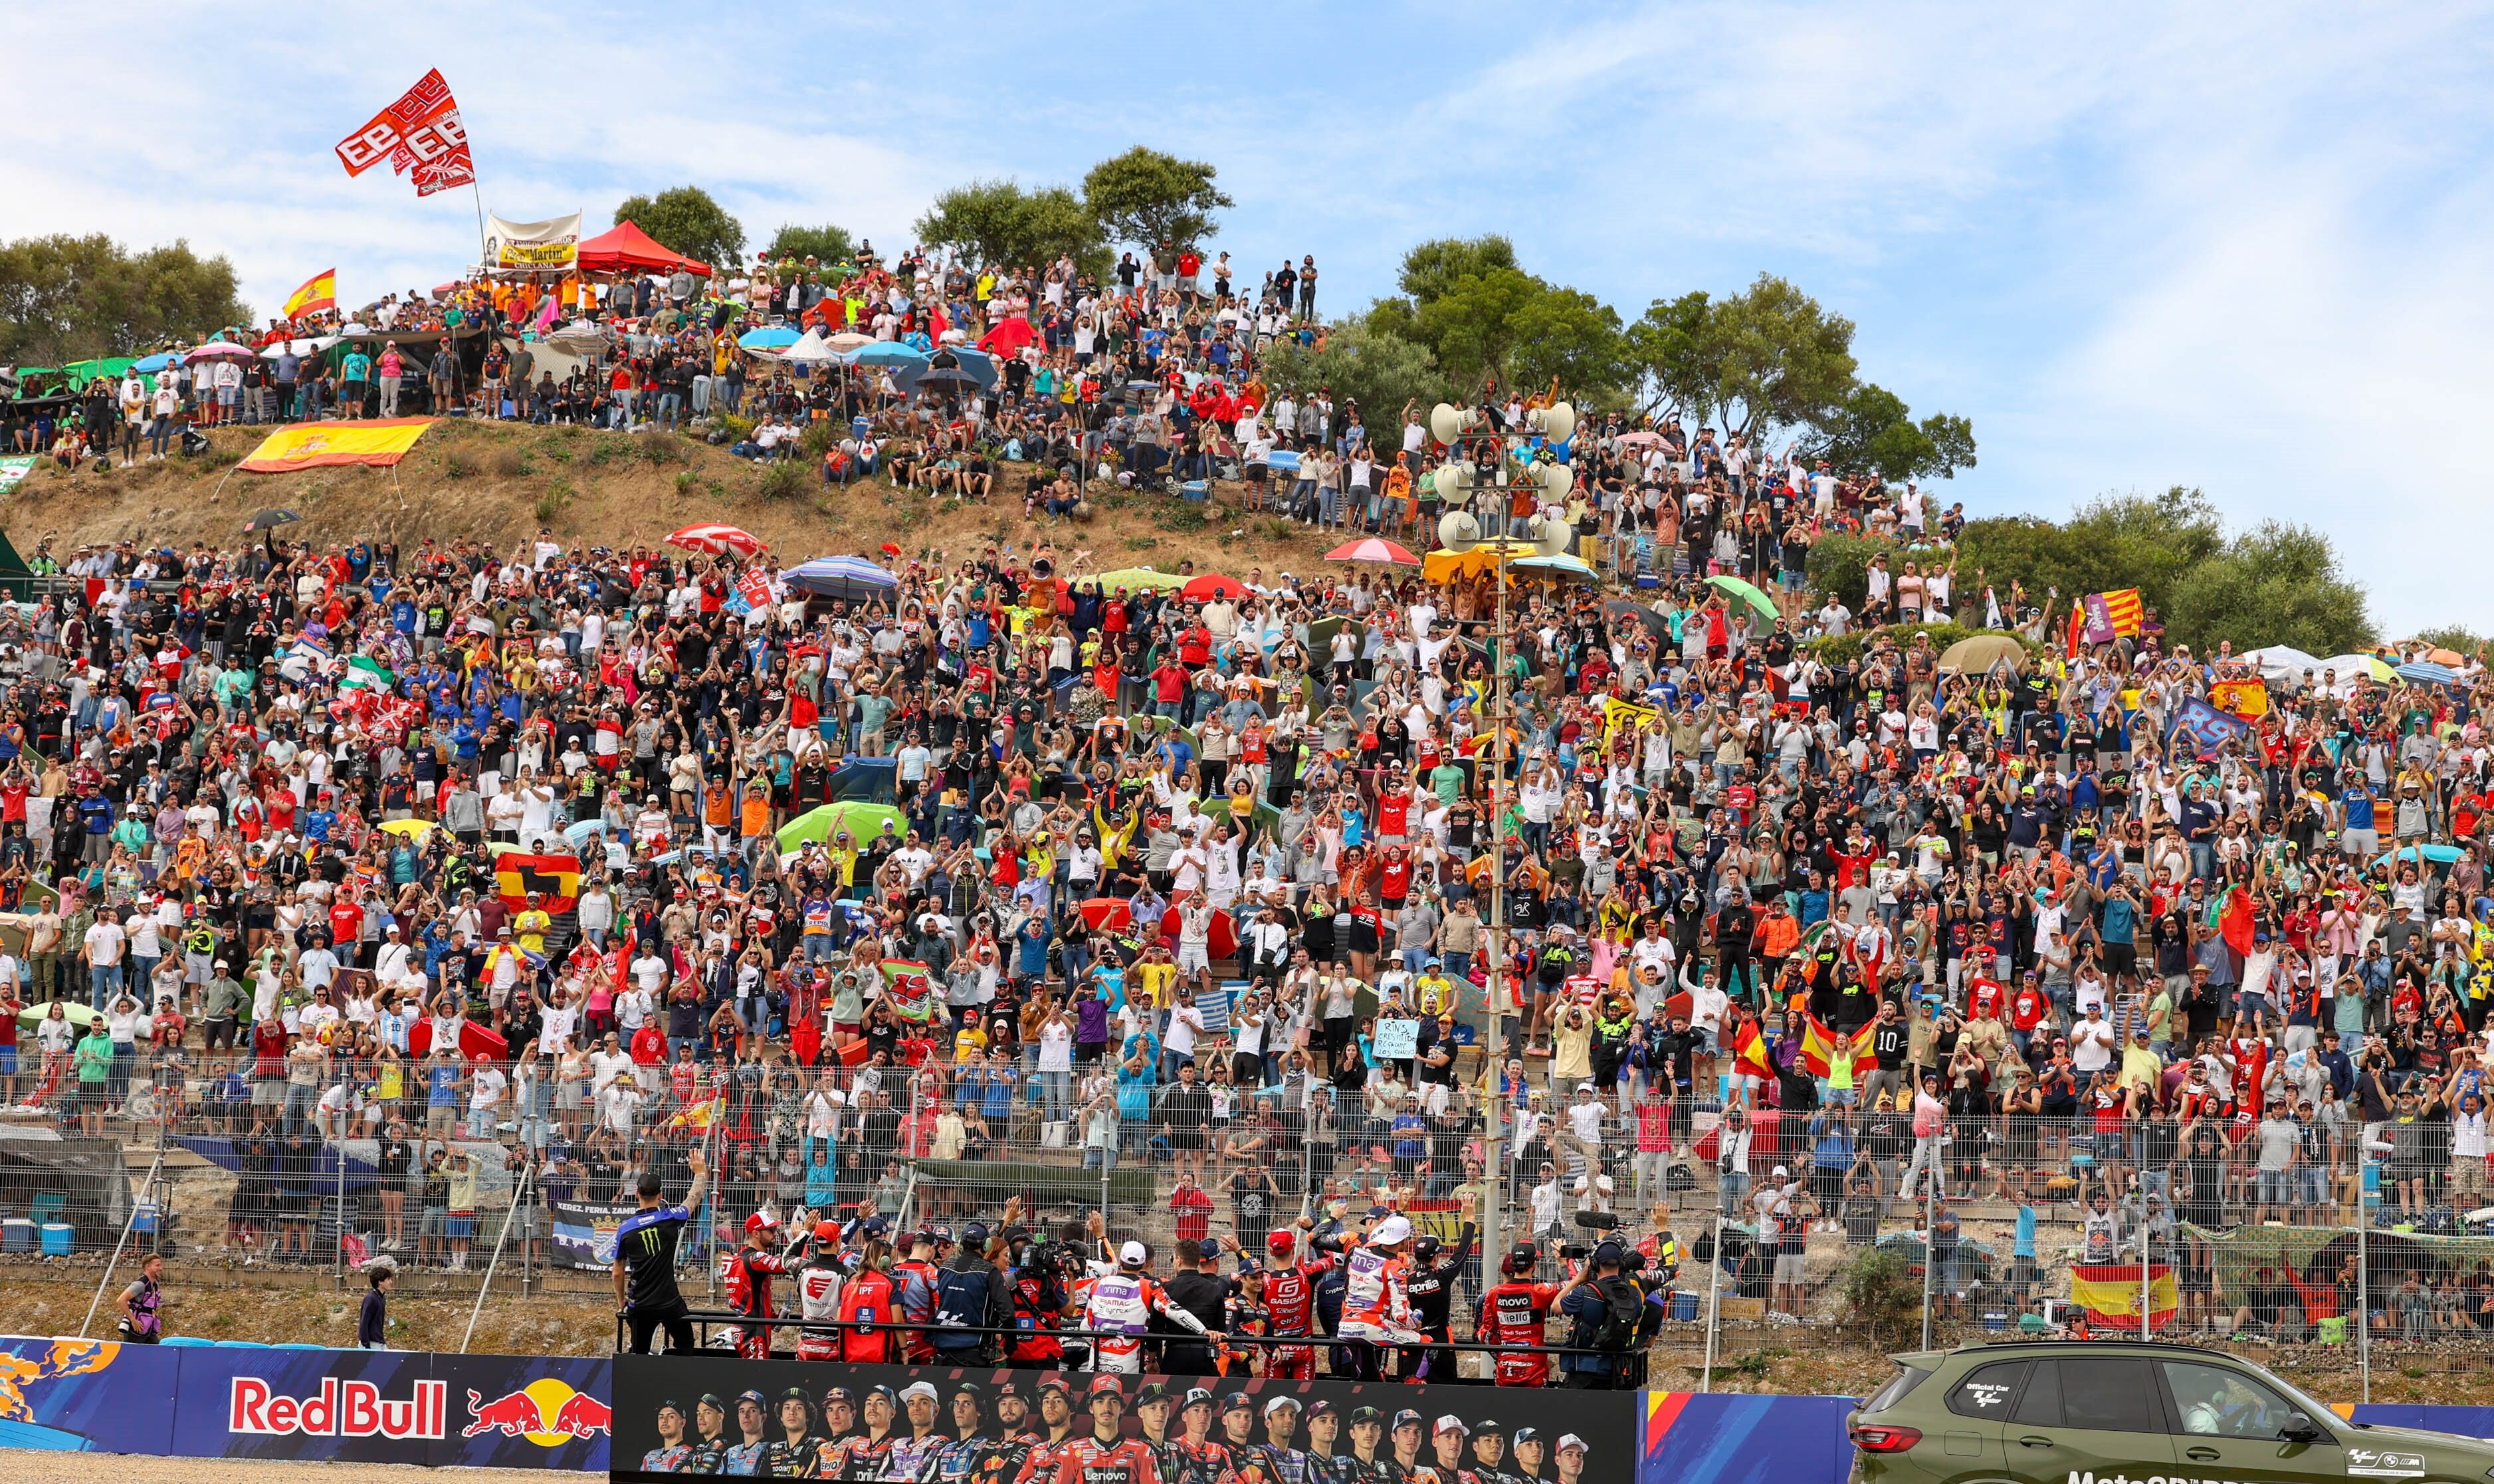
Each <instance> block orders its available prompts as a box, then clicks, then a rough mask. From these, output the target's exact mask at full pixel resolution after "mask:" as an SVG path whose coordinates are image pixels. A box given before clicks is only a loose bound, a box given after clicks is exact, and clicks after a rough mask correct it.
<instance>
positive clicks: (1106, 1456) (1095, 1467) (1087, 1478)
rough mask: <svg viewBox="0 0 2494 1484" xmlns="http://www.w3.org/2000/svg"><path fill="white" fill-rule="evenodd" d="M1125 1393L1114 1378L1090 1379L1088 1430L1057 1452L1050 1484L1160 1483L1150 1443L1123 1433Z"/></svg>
mask: <svg viewBox="0 0 2494 1484" xmlns="http://www.w3.org/2000/svg"><path fill="white" fill-rule="evenodd" d="M1125 1421H1126V1393H1125V1392H1124V1391H1123V1390H1121V1389H1120V1384H1119V1382H1118V1379H1117V1378H1116V1377H1113V1376H1101V1377H1096V1378H1093V1379H1092V1382H1091V1433H1090V1436H1088V1437H1085V1438H1078V1439H1074V1441H1072V1442H1071V1443H1068V1444H1067V1445H1066V1447H1065V1449H1064V1451H1063V1452H1062V1453H1061V1454H1059V1455H1058V1457H1057V1463H1056V1476H1055V1479H1054V1481H1053V1484H1162V1480H1161V1473H1160V1466H1159V1464H1158V1462H1157V1461H1156V1460H1154V1459H1153V1457H1152V1450H1151V1445H1150V1444H1148V1443H1146V1442H1144V1441H1143V1440H1142V1439H1140V1438H1128V1437H1126V1436H1125V1435H1124V1433H1123V1431H1122V1430H1123V1428H1124V1425H1125Z"/></svg>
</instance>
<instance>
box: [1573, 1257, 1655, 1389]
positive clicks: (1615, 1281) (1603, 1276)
mask: <svg viewBox="0 0 2494 1484" xmlns="http://www.w3.org/2000/svg"><path fill="white" fill-rule="evenodd" d="M1626 1268H1627V1250H1626V1249H1625V1248H1623V1247H1621V1246H1620V1244H1619V1243H1617V1242H1614V1241H1605V1242H1603V1243H1602V1244H1601V1245H1600V1246H1598V1247H1597V1248H1595V1249H1594V1251H1593V1254H1592V1256H1590V1257H1587V1258H1586V1260H1585V1262H1584V1264H1583V1265H1582V1266H1580V1267H1578V1268H1577V1269H1576V1271H1575V1273H1574V1275H1573V1276H1571V1277H1570V1278H1569V1279H1568V1280H1567V1283H1566V1287H1562V1288H1561V1289H1560V1290H1559V1299H1558V1302H1557V1303H1556V1304H1555V1305H1554V1306H1553V1307H1554V1308H1556V1309H1557V1310H1558V1311H1559V1313H1560V1314H1562V1315H1564V1316H1565V1317H1566V1318H1567V1319H1568V1321H1569V1323H1568V1328H1567V1349H1568V1351H1569V1353H1567V1354H1565V1355H1562V1356H1560V1357H1559V1370H1560V1373H1561V1375H1562V1377H1563V1378H1564V1380H1563V1382H1562V1384H1564V1385H1566V1386H1567V1387H1569V1388H1570V1389H1573V1390H1577V1391H1607V1390H1609V1389H1611V1388H1612V1387H1614V1386H1617V1385H1618V1384H1619V1378H1620V1375H1621V1370H1622V1368H1621V1361H1622V1360H1624V1359H1625V1358H1626V1357H1627V1350H1628V1348H1629V1347H1630V1346H1631V1345H1632V1344H1633V1343H1634V1341H1635V1338H1636V1333H1637V1327H1638V1320H1639V1317H1640V1314H1641V1312H1642V1310H1643V1308H1644V1306H1645V1290H1644V1289H1643V1288H1642V1287H1638V1285H1637V1282H1636V1280H1634V1279H1632V1278H1630V1277H1628V1276H1627V1272H1626V1271H1625V1270H1626Z"/></svg>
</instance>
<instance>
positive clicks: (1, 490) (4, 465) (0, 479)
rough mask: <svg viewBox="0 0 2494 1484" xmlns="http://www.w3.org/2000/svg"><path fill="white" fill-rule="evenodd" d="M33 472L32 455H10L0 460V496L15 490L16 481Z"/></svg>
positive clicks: (33, 459) (33, 458)
mask: <svg viewBox="0 0 2494 1484" xmlns="http://www.w3.org/2000/svg"><path fill="white" fill-rule="evenodd" d="M34 471H35V457H34V455H32V454H22V453H21V454H12V455H11V456H9V457H8V458H5V459H0V495H5V494H7V493H8V492H9V491H11V490H14V489H15V488H16V487H17V481H18V480H20V479H23V478H25V477H26V476H27V475H28V474H31V473H33V472H34Z"/></svg>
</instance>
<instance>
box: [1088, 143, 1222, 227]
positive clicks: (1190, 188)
mask: <svg viewBox="0 0 2494 1484" xmlns="http://www.w3.org/2000/svg"><path fill="white" fill-rule="evenodd" d="M1218 173H1219V172H1218V171H1217V170H1215V169H1214V168H1213V167H1211V166H1209V165H1206V164H1204V163H1203V162H1202V161H1201V160H1180V159H1178V158H1177V157H1176V156H1174V155H1165V154H1163V153H1161V152H1160V151H1159V150H1156V149H1146V148H1145V147H1143V146H1142V145H1141V144H1138V145H1136V146H1135V147H1134V148H1132V149H1130V150H1128V151H1126V152H1125V153H1124V154H1122V155H1118V156H1115V157H1113V158H1111V159H1108V160H1103V161H1101V162H1100V163H1099V164H1098V165H1095V166H1093V167H1091V170H1090V173H1088V174H1086V175H1084V176H1083V177H1082V203H1083V205H1084V206H1086V207H1088V208H1089V209H1090V212H1091V215H1092V217H1093V218H1094V219H1095V220H1097V221H1098V222H1099V224H1100V227H1101V229H1102V230H1103V231H1105V232H1107V233H1108V235H1109V238H1110V241H1113V242H1131V243H1134V244H1136V245H1137V246H1139V247H1141V248H1143V249H1145V250H1146V251H1149V250H1151V249H1154V248H1158V247H1159V246H1161V245H1162V244H1164V243H1166V244H1168V246H1169V248H1170V250H1171V251H1172V252H1175V251H1179V250H1181V249H1185V248H1190V247H1193V246H1195V245H1196V244H1198V243H1200V242H1202V241H1203V240H1204V239H1205V238H1207V237H1210V236H1211V235H1212V232H1213V228H1214V227H1215V225H1216V224H1215V223H1214V221H1213V218H1212V213H1213V210H1214V208H1216V207H1221V206H1229V205H1232V204H1234V203H1233V202H1232V200H1231V199H1230V197H1228V196H1227V195H1225V194H1223V192H1222V190H1221V188H1220V187H1218V186H1216V185H1214V184H1213V183H1212V179H1213V176H1214V175H1216V174H1218Z"/></svg>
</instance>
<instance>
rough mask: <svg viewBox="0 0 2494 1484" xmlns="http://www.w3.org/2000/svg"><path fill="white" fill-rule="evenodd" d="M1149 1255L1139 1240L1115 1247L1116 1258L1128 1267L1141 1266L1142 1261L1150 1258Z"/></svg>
mask: <svg viewBox="0 0 2494 1484" xmlns="http://www.w3.org/2000/svg"><path fill="white" fill-rule="evenodd" d="M1150 1257H1151V1254H1150V1253H1149V1252H1148V1251H1146V1250H1145V1249H1144V1247H1143V1244H1142V1243H1141V1242H1128V1243H1127V1244H1126V1245H1125V1246H1123V1247H1120V1248H1118V1249H1117V1260H1118V1261H1120V1262H1123V1263H1125V1264H1126V1265H1127V1266H1128V1267H1141V1266H1142V1265H1143V1263H1144V1262H1146V1261H1148V1260H1149V1259H1150Z"/></svg>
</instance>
